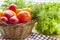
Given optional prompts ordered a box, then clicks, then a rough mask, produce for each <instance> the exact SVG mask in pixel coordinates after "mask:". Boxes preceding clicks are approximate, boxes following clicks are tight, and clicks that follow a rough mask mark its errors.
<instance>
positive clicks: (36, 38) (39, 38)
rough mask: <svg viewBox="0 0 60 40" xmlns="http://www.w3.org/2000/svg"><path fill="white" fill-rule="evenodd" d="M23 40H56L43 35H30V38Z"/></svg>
mask: <svg viewBox="0 0 60 40" xmlns="http://www.w3.org/2000/svg"><path fill="white" fill-rule="evenodd" d="M24 40H57V39H56V38H55V37H50V36H47V35H43V34H37V33H32V34H31V35H30V36H28V37H27V38H25V39H24Z"/></svg>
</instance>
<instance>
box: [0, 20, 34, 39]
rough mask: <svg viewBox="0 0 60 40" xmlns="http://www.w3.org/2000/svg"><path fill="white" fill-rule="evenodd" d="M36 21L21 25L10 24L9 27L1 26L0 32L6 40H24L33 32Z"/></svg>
mask: <svg viewBox="0 0 60 40" xmlns="http://www.w3.org/2000/svg"><path fill="white" fill-rule="evenodd" d="M34 23H35V21H30V22H25V23H20V24H16V25H14V24H9V25H7V26H6V25H1V26H0V31H1V32H2V35H3V36H4V38H6V39H10V40H23V38H26V37H27V36H29V35H30V34H31V32H32V28H33V26H34Z"/></svg>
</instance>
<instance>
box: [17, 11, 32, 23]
mask: <svg viewBox="0 0 60 40" xmlns="http://www.w3.org/2000/svg"><path fill="white" fill-rule="evenodd" d="M17 18H18V19H19V22H27V21H31V20H32V17H31V15H30V13H29V12H27V11H21V12H19V13H18V14H17Z"/></svg>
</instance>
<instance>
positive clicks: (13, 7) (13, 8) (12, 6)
mask: <svg viewBox="0 0 60 40" xmlns="http://www.w3.org/2000/svg"><path fill="white" fill-rule="evenodd" d="M9 10H12V11H14V12H16V5H15V4H11V5H9Z"/></svg>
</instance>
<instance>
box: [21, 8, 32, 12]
mask: <svg viewBox="0 0 60 40" xmlns="http://www.w3.org/2000/svg"><path fill="white" fill-rule="evenodd" d="M22 10H23V11H28V12H31V8H23V9H22Z"/></svg>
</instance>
